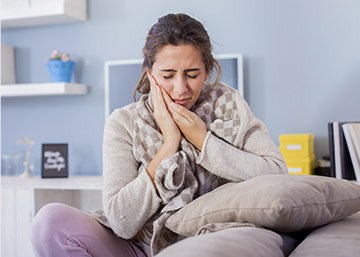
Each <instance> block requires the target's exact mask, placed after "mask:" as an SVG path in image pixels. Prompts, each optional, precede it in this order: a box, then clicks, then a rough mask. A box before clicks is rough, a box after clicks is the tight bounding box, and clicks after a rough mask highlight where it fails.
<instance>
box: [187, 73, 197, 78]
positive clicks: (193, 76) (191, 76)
mask: <svg viewBox="0 0 360 257" xmlns="http://www.w3.org/2000/svg"><path fill="white" fill-rule="evenodd" d="M186 76H187V77H188V78H190V79H196V78H197V77H198V76H199V75H198V74H186Z"/></svg>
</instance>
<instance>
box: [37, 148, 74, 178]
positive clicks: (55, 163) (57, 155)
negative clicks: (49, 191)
mask: <svg viewBox="0 0 360 257" xmlns="http://www.w3.org/2000/svg"><path fill="white" fill-rule="evenodd" d="M68 176H69V160H68V144H42V151H41V177H42V178H67V177H68Z"/></svg>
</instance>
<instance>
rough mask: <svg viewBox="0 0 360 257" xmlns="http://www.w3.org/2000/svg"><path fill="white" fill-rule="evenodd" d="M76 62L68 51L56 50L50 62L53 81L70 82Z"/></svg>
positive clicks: (49, 68) (49, 66) (50, 73)
mask: <svg viewBox="0 0 360 257" xmlns="http://www.w3.org/2000/svg"><path fill="white" fill-rule="evenodd" d="M74 68H75V62H74V61H72V60H71V59H70V56H69V55H68V54H67V53H62V52H59V51H58V50H54V51H53V52H52V54H51V57H50V59H49V62H48V70H49V75H50V80H51V81H52V82H70V81H71V77H72V74H73V71H74Z"/></svg>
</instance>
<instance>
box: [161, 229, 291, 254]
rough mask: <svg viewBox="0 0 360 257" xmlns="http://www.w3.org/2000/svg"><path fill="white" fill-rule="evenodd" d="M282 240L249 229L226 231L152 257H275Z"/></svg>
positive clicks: (182, 243) (280, 251)
mask: <svg viewBox="0 0 360 257" xmlns="http://www.w3.org/2000/svg"><path fill="white" fill-rule="evenodd" d="M283 250H284V249H283V239H282V238H281V236H280V235H278V234H277V233H275V232H273V231H270V230H266V229H262V228H252V227H240V228H228V229H224V230H221V231H218V232H214V233H210V234H203V235H199V236H195V237H190V238H186V239H184V240H181V241H179V242H177V243H175V244H172V245H170V246H168V247H166V248H165V249H164V250H162V251H161V252H160V253H158V254H157V255H156V257H184V256H186V257H219V256H221V257H233V256H246V257H279V256H284V253H283Z"/></svg>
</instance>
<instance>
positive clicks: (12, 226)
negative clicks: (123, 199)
mask: <svg viewBox="0 0 360 257" xmlns="http://www.w3.org/2000/svg"><path fill="white" fill-rule="evenodd" d="M101 190H102V178H101V177H100V176H78V177H70V178H62V179H41V178H35V177H34V178H19V177H1V256H2V257H33V256H34V254H33V251H32V247H31V243H30V224H31V221H32V220H33V218H34V216H35V214H36V213H37V212H38V211H39V209H40V208H41V207H42V206H44V205H45V204H47V203H50V202H61V203H66V204H69V205H71V206H74V207H76V208H79V209H81V210H84V211H90V210H96V209H100V208H101V206H102V196H101V192H102V191H101Z"/></svg>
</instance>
